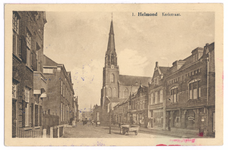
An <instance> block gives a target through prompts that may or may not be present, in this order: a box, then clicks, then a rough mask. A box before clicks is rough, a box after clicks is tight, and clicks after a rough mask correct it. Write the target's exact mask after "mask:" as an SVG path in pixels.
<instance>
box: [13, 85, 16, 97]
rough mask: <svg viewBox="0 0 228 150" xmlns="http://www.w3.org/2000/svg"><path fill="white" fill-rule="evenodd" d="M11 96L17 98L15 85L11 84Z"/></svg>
mask: <svg viewBox="0 0 228 150" xmlns="http://www.w3.org/2000/svg"><path fill="white" fill-rule="evenodd" d="M12 98H17V85H16V84H13V85H12Z"/></svg>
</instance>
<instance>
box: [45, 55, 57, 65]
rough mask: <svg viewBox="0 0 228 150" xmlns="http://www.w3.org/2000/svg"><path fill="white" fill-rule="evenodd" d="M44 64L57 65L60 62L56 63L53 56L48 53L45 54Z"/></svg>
mask: <svg viewBox="0 0 228 150" xmlns="http://www.w3.org/2000/svg"><path fill="white" fill-rule="evenodd" d="M43 65H44V66H57V65H58V63H56V62H55V61H53V60H52V59H51V58H49V57H47V56H46V55H44V57H43Z"/></svg>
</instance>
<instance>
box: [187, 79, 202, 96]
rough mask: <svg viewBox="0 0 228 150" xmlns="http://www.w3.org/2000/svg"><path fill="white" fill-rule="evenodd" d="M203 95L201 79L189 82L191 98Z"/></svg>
mask: <svg viewBox="0 0 228 150" xmlns="http://www.w3.org/2000/svg"><path fill="white" fill-rule="evenodd" d="M199 97H201V87H200V80H193V81H191V82H190V83H189V99H198V98H199Z"/></svg>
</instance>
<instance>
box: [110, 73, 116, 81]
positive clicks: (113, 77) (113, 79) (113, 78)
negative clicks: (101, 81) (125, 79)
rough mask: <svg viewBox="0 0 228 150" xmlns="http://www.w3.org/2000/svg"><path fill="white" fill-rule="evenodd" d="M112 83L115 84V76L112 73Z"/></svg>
mask: <svg viewBox="0 0 228 150" xmlns="http://www.w3.org/2000/svg"><path fill="white" fill-rule="evenodd" d="M110 80H111V83H114V82H115V75H114V74H113V73H112V74H111V76H110Z"/></svg>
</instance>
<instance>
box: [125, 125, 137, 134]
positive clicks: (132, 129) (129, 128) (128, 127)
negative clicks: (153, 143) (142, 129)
mask: <svg viewBox="0 0 228 150" xmlns="http://www.w3.org/2000/svg"><path fill="white" fill-rule="evenodd" d="M121 130H122V131H121V132H122V134H126V133H129V132H135V135H137V134H138V132H139V126H137V125H122V126H121Z"/></svg>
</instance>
